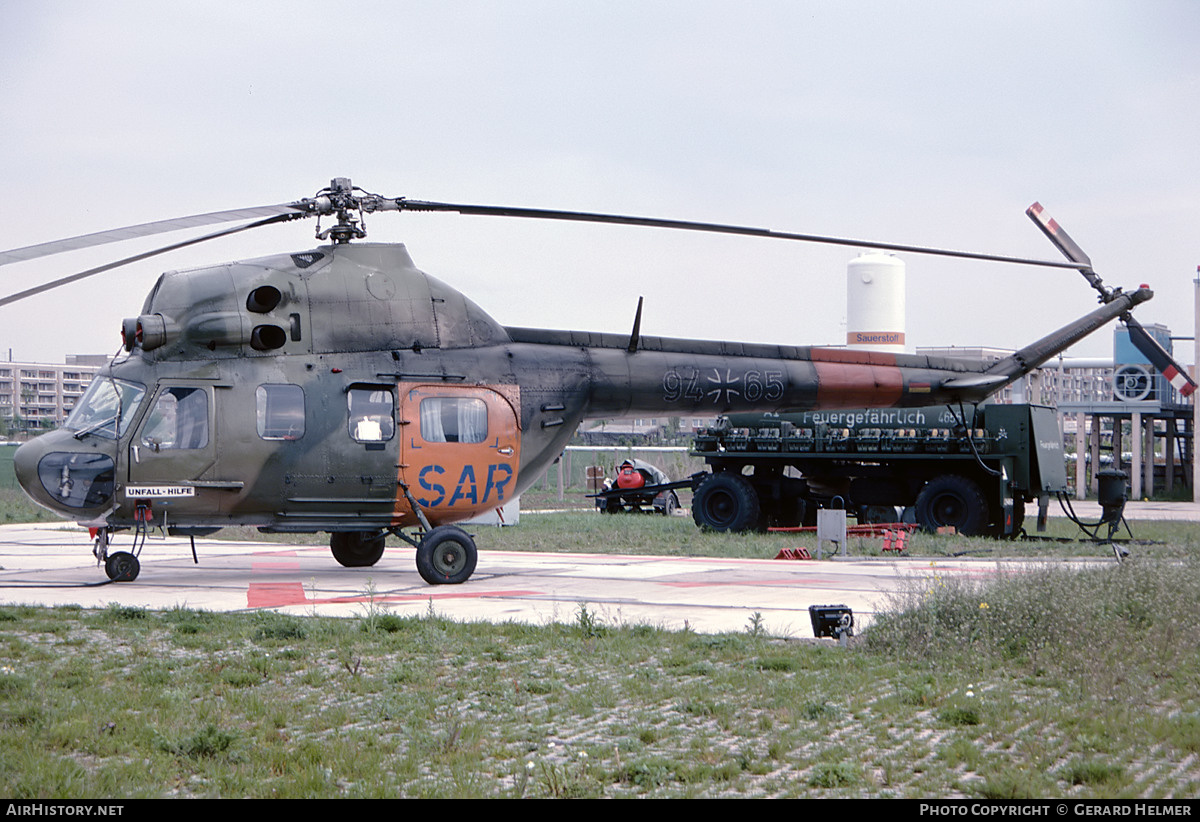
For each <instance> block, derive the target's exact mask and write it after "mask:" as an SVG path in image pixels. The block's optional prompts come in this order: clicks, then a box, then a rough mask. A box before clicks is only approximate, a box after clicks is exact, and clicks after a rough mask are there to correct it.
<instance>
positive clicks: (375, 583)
mask: <svg viewBox="0 0 1200 822" xmlns="http://www.w3.org/2000/svg"><path fill="white" fill-rule="evenodd" d="M478 541H479V544H480V545H481V546H482V547H481V549H480V553H479V565H478V567H477V570H476V571H475V574H474V576H473V577H472V578H471V579H470V580H469V581H468V582H467V583H466V584H463V585H454V586H430V585H426V584H425V583H424V582H423V581H422V580H421V578H420V577H419V576H418V575H417V572H416V568H415V565H414V552H413V550H412V549H410V548H389V549H388V551H387V553H385V555H384V558H383V559H382V560H381V561H380V562H379V564H378V565H376V566H374V567H373V568H343V567H342V566H340V565H338V564H337V563H336V562H335V561H334V560H333V557H332V556H331V555H330V552H329V549H328V548H327V547H325V546H300V545H285V544H279V543H250V542H227V541H223V540H197V541H196V548H197V553H198V555H199V560H200V561H199V564H194V563H193V561H192V554H191V547H190V545H189V543H188V541H187V540H186V539H178V538H166V539H151V540H149V541H148V542H147V544H146V546H145V548H144V549H143V551H142V554H141V560H142V570H141V575H140V576H139V577H138V578H137V580H135V581H134V582H127V583H109V582H108V579H107V577H106V576H105V575H104V572H103V570H102V569H100V568H97V566H96V563H95V560H94V559H93V558H92V555H91V541H90V539H89V537H88V534H87V532H86V531H85V530H83V529H80V528H78V527H75V526H71V525H65V524H63V525H59V524H54V525H7V526H0V602H3V603H8V604H14V603H29V604H40V605H61V604H68V603H74V604H79V605H82V606H85V607H105V606H107V605H110V604H112V603H119V604H122V605H135V606H141V607H147V608H152V609H162V608H170V607H175V606H184V607H189V608H196V609H205V610H211V611H245V610H255V609H264V608H270V609H275V610H280V611H284V612H289V613H294V614H322V615H331V616H358V615H362V614H364V613H365V612H367V610H368V609H370V608H386V609H387V610H388V611H390V612H392V613H396V614H420V613H424V612H426V611H427V610H428V609H429V608H433V609H434V610H435V611H436V612H437V613H439V614H441V615H444V616H447V617H450V618H453V619H458V620H466V621H470V620H488V621H505V620H513V621H522V622H531V623H536V624H541V623H547V622H554V621H557V622H568V621H572V620H574V619H575V618H576V616H577V614H578V609H579V606H580V605H581V604H586V605H587V607H588V609H589V611H590V612H591V613H593V614H594V615H596V616H597V617H599V618H600V619H602V620H604V621H606V622H609V623H610V624H611V623H626V624H650V625H657V626H661V627H664V628H671V629H679V628H683V627H684V626H688V627H690V628H691V629H693V630H696V631H700V632H710V633H711V632H720V631H739V630H743V629H745V628H746V626H747V625H748V624H749V622H750V620H751V617H752V616H753V615H754V614H756V613H757V614H760V615H761V617H762V620H763V624H764V627H765V628H766V630H767V631H768V632H769V633H771V634H773V635H777V636H794V637H809V636H812V629H811V624H810V621H809V616H808V607H809V606H810V605H818V604H822V605H823V604H845V605H848V606H849V607H850V608H852V609H853V611H854V614H855V617H856V620H857V622H858V624H859V625H863V624H866V623H867V622H869V621H870V619H871V617H872V615H873V614H874V613H875V612H876V611H877V610H878V609H879V608H880V607H882V606H884V605H885V604H886V603H887V601H888V598H889V596H891V595H892V594H894V593H895V592H898V591H900V590H903V589H904V588H905V587H906V586H907V585H909V584H911V580H912V579H914V578H920V577H926V576H929V575H969V576H972V577H977V578H985V577H988V576H992V575H996V574H1007V573H1020V571H1021V569H1022V565H1023V563H1021V562H1019V561H1012V560H1005V561H1004V562H1002V563H1001V562H997V561H996V560H980V559H938V560H932V561H931V560H930V559H928V558H922V559H886V560H881V559H866V560H854V559H851V560H834V561H829V560H826V561H822V562H814V561H785V560H769V559H763V560H759V559H708V558H686V557H645V556H614V555H594V554H549V553H525V552H518V551H490V550H487V548H486V545H487V536H486V531H481V532H480V534H479V540H478ZM121 548H122V545H121V544H118V545H117V546H116V549H121Z"/></svg>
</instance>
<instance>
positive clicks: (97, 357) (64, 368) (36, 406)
mask: <svg viewBox="0 0 1200 822" xmlns="http://www.w3.org/2000/svg"><path fill="white" fill-rule="evenodd" d="M107 362H108V357H107V356H106V355H104V354H68V355H67V358H66V362H65V363H64V364H62V365H56V364H50V363H32V362H12V361H11V360H10V361H8V362H3V361H0V436H12V435H13V434H15V433H17V432H19V431H41V430H46V429H50V428H56V427H58V426H59V425H62V423H63V420H65V419H66V418H67V415H68V414H70V413H71V409H72V408H74V407H75V403H76V402H77V401H78V400H79V398H80V397H82V396H83V392H84V391H86V390H87V387H88V386H89V385H90V384H91V382H92V378H93V377H94V376H95V375H96V372H97V371H99V370H100V368H101V367H102V366H103V365H104V364H105V363H107Z"/></svg>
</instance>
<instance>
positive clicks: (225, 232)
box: [0, 213, 303, 306]
mask: <svg viewBox="0 0 1200 822" xmlns="http://www.w3.org/2000/svg"><path fill="white" fill-rule="evenodd" d="M301 216H303V215H301V214H296V213H292V214H277V215H275V216H274V217H268V218H267V219H265V220H259V221H258V222H254V223H249V224H247V225H242V226H236V227H234V228H226V229H222V230H221V231H215V232H213V233H211V234H205V235H204V236H202V237H193V238H191V239H190V240H184V241H182V242H178V243H172V244H171V245H165V246H163V247H162V248H156V249H154V250H153V251H146V252H143V253H141V254H135V255H134V256H132V257H126V258H125V259H123V260H117V261H116V262H112V263H107V264H106V265H102V266H97V267H96V268H89V269H88V270H87V271H81V272H79V273H78V274H72V275H70V276H68V277H62V278H60V279H57V280H53V281H51V282H48V283H43V284H42V285H39V286H34V287H33V288H27V289H25V290H24V291H18V292H17V293H16V294H10V295H8V296H7V297H3V298H0V306H5V305H8V304H9V303H15V302H17V301H18V300H23V299H25V298H26V297H32V296H34V295H36V294H41V293H43V292H45V291H50V290H52V289H55V288H58V287H59V286H63V285H67V284H69V283H73V282H77V281H79V280H83V279H86V278H88V277H91V276H94V275H96V274H103V273H104V272H105V271H112V270H113V269H114V268H120V267H121V266H123V265H129V264H130V263H136V262H139V261H141V260H145V259H149V258H150V257H157V256H158V255H159V254H166V253H167V252H168V251H175V250H176V249H180V248H186V247H188V246H189V245H196V244H197V243H202V242H205V241H206V240H215V239H217V238H218V237H227V236H229V235H230V234H237V233H239V232H242V231H249V230H250V229H252V228H261V227H262V226H265V225H271V224H272V223H285V222H288V221H289V220H294V219H296V218H297V217H301ZM167 230H170V229H167Z"/></svg>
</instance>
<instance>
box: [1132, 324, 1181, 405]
mask: <svg viewBox="0 0 1200 822" xmlns="http://www.w3.org/2000/svg"><path fill="white" fill-rule="evenodd" d="M1121 321H1122V322H1124V323H1125V327H1126V328H1128V329H1129V341H1130V342H1131V343H1133V345H1134V347H1135V348H1137V350H1138V351H1141V352H1142V353H1143V354H1144V355H1145V356H1146V359H1147V360H1149V361H1150V364H1151V365H1153V366H1154V367H1155V368H1157V369H1158V371H1159V373H1160V374H1162V375H1163V376H1164V377H1166V378H1167V381H1168V382H1170V383H1171V385H1173V386H1174V387H1175V390H1176V391H1178V392H1179V393H1180V394H1181V395H1182V396H1184V397H1190V396H1191V395H1192V392H1193V391H1195V390H1196V381H1195V380H1193V379H1192V378H1191V377H1189V376H1188V373H1187V370H1186V369H1185V368H1184V367H1183V366H1182V365H1180V364H1179V363H1178V362H1176V361H1175V359H1174V358H1173V357H1172V356H1171V355H1170V354H1168V353H1167V350H1166V349H1165V348H1163V347H1162V345H1161V344H1160V343H1159V341H1158V340H1156V339H1154V338H1153V337H1151V336H1150V332H1148V331H1147V330H1146V329H1145V327H1144V326H1143V325H1142V324H1141V323H1140V322H1138V321H1137V320H1135V319H1134V318H1133V315H1132V314H1129V313H1126V314H1122V315H1121Z"/></svg>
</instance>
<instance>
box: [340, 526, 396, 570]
mask: <svg viewBox="0 0 1200 822" xmlns="http://www.w3.org/2000/svg"><path fill="white" fill-rule="evenodd" d="M385 541H386V535H385V534H377V533H375V532H373V531H336V532H334V533H332V534H330V535H329V550H330V551H332V552H333V558H334V559H336V560H337V561H338V562H339V563H340V564H342V565H344V566H346V567H347V568H367V567H369V566H371V565H374V564H375V563H377V562H379V558H380V557H382V556H383V547H384V542H385Z"/></svg>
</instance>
